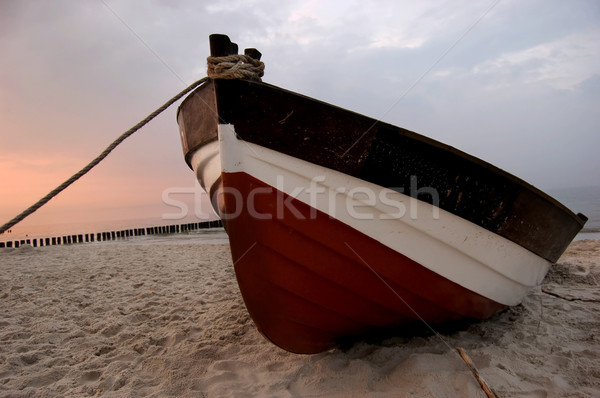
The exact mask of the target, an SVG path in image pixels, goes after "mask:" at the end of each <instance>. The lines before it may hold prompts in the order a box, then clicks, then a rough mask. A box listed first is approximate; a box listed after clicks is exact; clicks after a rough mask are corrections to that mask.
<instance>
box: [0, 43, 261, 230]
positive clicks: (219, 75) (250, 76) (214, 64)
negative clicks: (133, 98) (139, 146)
mask: <svg viewBox="0 0 600 398" xmlns="http://www.w3.org/2000/svg"><path fill="white" fill-rule="evenodd" d="M207 64H208V69H207V75H208V77H204V78H202V79H200V80H198V81H196V82H194V83H192V84H191V85H189V86H188V87H186V88H185V89H184V90H183V91H181V92H180V93H179V94H177V95H176V96H174V97H173V98H171V99H170V100H169V101H167V102H166V103H165V104H164V105H162V106H161V107H160V108H158V109H157V110H155V111H154V112H152V113H151V114H149V115H148V116H147V117H146V118H145V119H144V120H142V121H141V122H139V123H138V124H136V125H135V126H133V127H132V128H130V129H129V130H127V131H126V132H124V133H123V134H121V135H120V136H119V137H118V138H117V139H116V140H114V141H113V142H112V143H111V144H110V145H109V146H108V147H106V149H105V150H104V151H102V153H101V154H100V155H98V156H97V157H96V158H95V159H94V160H92V161H91V162H90V163H89V164H88V165H87V166H85V167H84V168H83V169H81V170H79V172H77V173H75V174H73V175H72V176H71V177H70V178H69V179H68V180H66V181H65V182H63V183H62V184H60V185H59V186H58V187H56V188H54V189H53V190H52V191H50V193H48V194H47V195H46V196H44V197H43V198H41V199H40V200H38V201H37V202H36V203H34V204H33V205H31V206H30V207H28V208H27V209H26V210H24V211H23V212H22V213H21V214H19V215H18V216H16V217H15V218H13V219H12V220H10V221H9V222H7V223H6V224H4V225H2V226H1V227H0V234H1V233H3V232H5V231H7V230H8V229H9V228H11V227H12V226H14V225H15V224H17V223H18V222H20V221H22V220H23V219H24V218H25V217H27V216H29V215H30V214H31V213H33V212H35V211H36V210H37V209H39V208H40V207H42V206H43V205H45V204H46V203H48V201H49V200H50V199H52V198H53V197H55V196H56V195H58V194H59V193H61V192H62V191H64V190H65V189H66V188H67V187H68V186H69V185H71V184H73V183H74V182H75V181H77V180H78V179H80V178H81V177H83V176H84V175H85V174H87V172H89V171H90V170H91V169H92V168H94V167H95V166H96V165H97V164H98V163H100V162H101V161H102V160H104V158H106V157H107V156H108V154H109V153H111V152H112V150H113V149H115V148H116V147H117V146H118V145H119V144H121V142H123V141H124V140H125V139H126V138H127V137H129V136H131V135H132V134H133V133H135V132H136V131H138V130H139V129H141V128H142V127H144V126H145V125H146V124H147V123H148V122H150V121H151V120H152V119H154V118H155V117H156V116H158V115H159V114H160V113H162V112H163V111H164V110H165V109H167V108H168V107H169V106H171V105H173V103H175V102H177V101H178V100H179V99H180V98H181V97H183V96H184V95H186V94H187V93H189V92H190V91H192V90H193V89H195V88H196V87H198V86H199V85H201V84H202V83H204V82H205V81H207V80H208V79H209V78H211V79H247V80H254V81H260V80H261V79H260V78H261V77H262V76H263V74H264V69H265V65H264V63H262V62H260V61H258V60H255V59H253V58H251V57H248V56H246V55H243V54H240V55H229V56H226V57H208V58H207Z"/></svg>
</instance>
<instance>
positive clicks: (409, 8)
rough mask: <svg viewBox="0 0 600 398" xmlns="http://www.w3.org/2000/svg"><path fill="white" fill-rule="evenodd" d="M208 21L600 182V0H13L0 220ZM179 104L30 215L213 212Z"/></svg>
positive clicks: (390, 118)
mask: <svg viewBox="0 0 600 398" xmlns="http://www.w3.org/2000/svg"><path fill="white" fill-rule="evenodd" d="M211 33H223V34H227V35H229V37H230V38H231V39H232V41H234V42H237V43H238V44H239V47H240V49H243V48H246V47H255V48H258V49H259V50H260V51H261V52H262V53H263V58H262V60H263V61H264V62H265V65H266V69H265V76H264V78H263V80H264V81H265V82H268V83H271V84H275V85H277V86H280V87H282V88H286V89H289V90H293V91H296V92H299V93H301V94H304V95H308V96H310V97H314V98H317V99H319V100H322V101H325V102H329V103H332V104H334V105H338V106H341V107H344V108H347V109H350V110H353V111H355V112H358V113H361V114H364V115H367V116H370V117H373V118H376V119H380V120H383V121H385V122H388V123H392V124H394V125H397V126H401V127H404V128H407V129H409V130H413V131H416V132H418V133H420V134H423V135H426V136H428V137H431V138H433V139H436V140H439V141H441V142H444V143H446V144H449V145H451V146H454V147H456V148H458V149H461V150H463V151H465V152H467V153H470V154H472V155H474V156H477V157H479V158H481V159H483V160H486V161H488V162H490V163H492V164H494V165H496V166H498V167H500V168H502V169H504V170H506V171H508V172H510V173H513V174H515V175H516V176H518V177H520V178H522V179H524V180H526V181H527V182H529V183H531V184H533V185H535V186H536V187H538V188H540V189H542V190H552V189H555V188H568V187H578V186H589V185H600V156H599V153H598V152H599V150H600V2H598V1H597V0H574V1H569V2H566V1H562V0H500V1H497V0H492V1H471V0H465V1H463V0H451V1H450V0H440V1H419V2H416V1H412V0H410V1H398V0H396V1H369V2H365V1H318V0H310V1H296V0H292V1H285V2H284V1H279V0H277V1H276V0H272V1H271V0H241V1H237V0H229V1H221V2H215V1H196V0H182V1H176V0H174V1H167V0H154V1H152V0H151V1H121V0H89V1H75V0H73V1H62V0H55V1H41V0H40V1H36V0H30V1H20V0H0V54H1V56H0V181H1V182H0V224H3V223H4V222H6V221H8V220H9V219H11V218H12V217H13V216H15V215H16V214H18V213H19V212H21V211H22V210H24V209H25V208H26V207H28V206H29V205H31V204H33V203H34V202H36V201H37V200H38V199H39V198H41V197H42V196H44V195H45V194H47V193H48V192H49V191H50V190H51V189H53V188H54V187H56V186H57V185H59V184H60V183H62V182H63V181H64V180H66V179H67V178H69V177H70V176H71V175H72V174H74V173H75V172H77V171H78V170H80V169H81V168H82V167H83V166H84V165H85V164H87V163H88V162H89V161H90V160H91V159H93V158H94V157H95V156H96V155H97V154H99V153H100V152H101V151H102V150H103V149H104V148H105V147H106V146H107V145H108V144H109V143H110V142H112V141H113V140H114V139H115V138H116V137H118V136H119V135H120V134H121V133H122V132H123V131H125V130H127V129H128V128H130V127H131V126H132V125H134V124H135V123H137V122H138V121H139V120H141V119H143V118H144V117H145V116H146V115H148V114H149V113H151V112H152V111H153V110H154V109H156V108H158V107H159V106H160V105H162V104H163V103H164V102H166V100H167V99H169V98H171V97H172V96H173V95H175V94H176V93H177V92H179V91H181V90H182V89H183V88H185V87H186V86H187V85H189V84H191V83H192V82H194V81H195V80H198V79H199V78H202V77H204V76H205V74H206V57H207V56H208V36H209V35H210V34H211ZM176 110H177V106H176V105H174V106H172V107H171V108H169V109H168V110H167V111H166V112H164V113H163V114H162V115H161V116H159V117H158V118H157V119H155V120H154V121H153V122H151V123H150V124H149V125H147V126H146V127H144V128H143V129H142V130H140V131H138V132H137V133H136V134H135V135H134V136H132V137H130V138H128V139H127V140H126V141H125V142H124V143H123V144H121V146H120V147H118V148H117V149H116V150H115V151H114V152H113V153H112V154H111V155H109V157H108V158H107V159H105V160H104V162H102V163H101V164H100V165H99V166H97V167H96V168H95V169H93V170H92V171H91V172H90V173H88V174H87V175H86V176H84V177H83V178H81V179H80V180H79V181H77V182H76V183H74V184H73V185H72V186H71V187H70V188H67V190H66V191H64V192H63V193H62V194H60V195H59V196H58V197H56V198H54V199H52V200H51V201H50V202H49V203H48V204H47V205H46V206H45V207H43V208H42V209H40V210H39V211H38V212H37V213H35V214H33V215H32V216H30V217H29V219H27V220H25V221H23V224H24V225H30V224H31V225H34V224H54V223H68V222H75V221H94V220H109V219H115V220H116V219H134V218H142V217H161V218H163V219H176V218H177V217H179V216H180V215H182V214H183V213H186V214H188V215H190V214H191V215H193V216H197V217H199V218H206V217H211V215H210V214H211V212H210V209H209V208H208V207H207V206H205V203H204V202H203V200H204V199H203V198H202V194H201V190H200V188H199V187H198V184H197V183H196V181H195V179H194V175H193V173H192V171H191V170H190V169H189V168H188V167H187V165H186V164H185V162H184V160H183V155H182V150H181V144H180V140H179V133H178V127H177V123H176V119H175V115H176ZM180 203H187V205H186V206H187V211H186V209H185V208H184V207H182V206H183V205H181V204H180Z"/></svg>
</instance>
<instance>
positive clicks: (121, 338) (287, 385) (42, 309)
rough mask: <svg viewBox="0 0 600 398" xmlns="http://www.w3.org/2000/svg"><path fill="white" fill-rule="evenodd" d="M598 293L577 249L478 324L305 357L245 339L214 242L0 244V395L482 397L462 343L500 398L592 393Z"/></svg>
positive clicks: (586, 246)
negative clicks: (514, 302)
mask: <svg viewBox="0 0 600 398" xmlns="http://www.w3.org/2000/svg"><path fill="white" fill-rule="evenodd" d="M599 284H600V241H592V240H583V241H577V242H574V243H573V244H572V245H571V246H570V247H569V249H568V251H567V252H566V253H565V254H564V255H563V257H562V258H561V259H560V261H559V262H558V264H557V265H555V266H554V267H553V268H552V270H551V271H550V273H549V275H548V277H547V278H546V280H545V281H544V284H543V286H542V288H541V289H540V288H538V289H535V290H534V291H533V292H532V294H531V295H529V296H528V297H527V298H526V299H525V301H524V302H523V304H522V305H519V306H517V307H513V308H511V309H508V310H506V311H504V312H502V313H500V314H498V315H496V316H495V317H493V318H492V319H489V320H486V321H481V322H473V323H466V324H462V325H455V326H453V327H445V328H440V329H439V330H436V332H439V334H434V333H432V332H431V331H429V330H428V329H427V328H422V329H421V330H416V331H414V332H413V333H416V336H410V335H403V336H400V337H389V336H388V337H382V336H379V337H372V338H371V339H370V340H368V341H359V342H356V343H355V344H353V345H349V346H347V347H343V348H336V349H333V350H331V351H328V352H325V353H322V354H318V355H311V356H306V355H295V354H290V353H287V352H285V351H283V350H281V349H279V348H277V347H275V346H273V345H272V344H271V343H269V342H267V341H266V340H265V339H264V338H263V337H262V336H261V335H260V334H259V333H258V332H257V331H256V328H255V326H254V324H253V323H252V321H251V320H250V318H249V316H248V314H247V312H246V310H245V308H244V305H243V302H242V299H241V297H240V294H239V290H238V287H237V284H236V282H235V277H234V274H233V267H232V263H231V258H230V255H229V248H228V246H227V245H190V244H160V245H150V244H147V243H146V244H138V243H136V242H135V240H132V241H129V242H124V243H102V244H81V245H72V246H55V247H43V248H32V247H29V246H24V247H21V248H19V249H2V250H0V298H1V300H2V301H1V302H2V308H1V316H0V396H2V397H85V396H97V397H141V396H154V397H163V396H167V397H168V396H177V397H203V396H210V397H213V396H214V397H221V396H233V397H236V396H241V397H244V396H274V397H311V396H327V397H329V396H332V397H335V396H338V397H362V396H372V397H383V396H397V397H403V396H406V397H484V396H485V394H484V392H483V390H482V389H481V387H480V386H479V384H478V383H477V381H476V379H475V378H474V377H473V374H472V373H471V371H470V370H469V368H468V367H467V366H466V365H465V363H464V361H463V360H462V359H461V358H460V356H459V355H458V354H457V352H456V350H455V347H462V348H464V349H465V351H466V352H467V353H468V354H469V356H470V357H471V359H472V360H473V362H474V364H475V365H476V366H477V368H478V369H479V371H480V373H481V375H482V376H483V378H484V379H485V380H486V381H487V383H488V384H489V385H490V387H491V388H492V389H493V390H494V391H495V392H496V393H497V394H498V396H499V397H516V396H518V397H598V396H600V360H599V358H600V303H598V301H599V300H600V289H599ZM542 290H543V291H542ZM555 295H559V296H563V297H565V298H560V297H557V296H555ZM581 299H583V300H581Z"/></svg>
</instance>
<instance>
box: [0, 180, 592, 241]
mask: <svg viewBox="0 0 600 398" xmlns="http://www.w3.org/2000/svg"><path fill="white" fill-rule="evenodd" d="M547 193H548V194H549V195H550V196H552V197H554V198H555V199H557V200H558V201H559V202H561V203H562V204H564V205H565V206H566V207H568V208H569V209H571V210H572V211H573V212H574V213H582V214H584V215H585V216H587V217H588V221H587V223H586V225H585V226H584V228H583V229H582V230H581V232H580V233H579V234H578V235H577V236H576V237H575V240H582V239H595V240H600V186H589V187H579V188H564V189H554V190H548V191H547ZM204 221H208V220H205V219H203V220H199V219H184V220H178V221H174V220H164V219H162V218H161V217H148V218H143V219H130V220H103V221H96V222H86V223H64V224H49V225H26V226H20V225H19V224H17V225H16V226H15V227H14V228H12V229H11V232H10V233H8V232H5V233H3V234H0V242H8V241H16V240H22V239H30V240H33V239H38V240H39V239H40V238H51V237H59V236H65V235H76V234H92V233H94V234H96V233H98V232H110V231H121V230H127V229H135V228H147V227H155V226H157V227H160V226H170V225H181V224H186V223H190V222H196V223H197V222H204ZM133 240H135V242H137V243H142V244H143V243H152V244H161V243H169V244H173V243H181V244H192V243H194V244H211V243H227V242H228V240H227V234H226V233H225V231H224V230H223V228H211V229H198V230H193V231H189V232H186V233H179V234H158V235H142V236H135V237H129V238H126V239H121V240H118V241H111V242H117V243H118V242H129V241H133ZM96 243H98V242H96Z"/></svg>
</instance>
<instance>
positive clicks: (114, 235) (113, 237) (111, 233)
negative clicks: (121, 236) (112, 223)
mask: <svg viewBox="0 0 600 398" xmlns="http://www.w3.org/2000/svg"><path fill="white" fill-rule="evenodd" d="M110 237H111V238H112V240H115V239H117V234H116V233H115V231H111V232H110Z"/></svg>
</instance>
